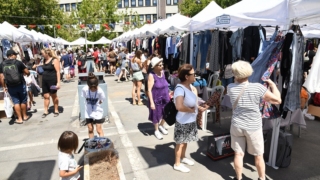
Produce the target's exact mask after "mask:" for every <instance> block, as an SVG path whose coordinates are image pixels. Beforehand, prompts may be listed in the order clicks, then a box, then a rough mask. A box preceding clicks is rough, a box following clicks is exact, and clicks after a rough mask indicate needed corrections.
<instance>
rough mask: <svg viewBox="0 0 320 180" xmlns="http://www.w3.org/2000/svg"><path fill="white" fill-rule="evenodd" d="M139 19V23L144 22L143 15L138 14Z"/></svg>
mask: <svg viewBox="0 0 320 180" xmlns="http://www.w3.org/2000/svg"><path fill="white" fill-rule="evenodd" d="M139 21H140V23H141V24H143V23H144V22H143V21H144V15H140V16H139Z"/></svg>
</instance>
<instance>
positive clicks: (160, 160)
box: [138, 142, 175, 168]
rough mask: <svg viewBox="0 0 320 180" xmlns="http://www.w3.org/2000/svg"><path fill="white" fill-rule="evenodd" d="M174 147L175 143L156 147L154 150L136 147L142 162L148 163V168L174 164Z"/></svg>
mask: <svg viewBox="0 0 320 180" xmlns="http://www.w3.org/2000/svg"><path fill="white" fill-rule="evenodd" d="M174 147H175V143H174V142H170V143H166V144H160V145H156V146H155V148H154V149H153V148H147V147H138V150H139V152H140V154H141V155H142V157H143V158H144V160H145V161H146V162H147V163H148V166H149V168H152V167H156V166H161V165H165V164H169V165H170V166H172V165H173V164H174V156H172V155H173V154H174Z"/></svg>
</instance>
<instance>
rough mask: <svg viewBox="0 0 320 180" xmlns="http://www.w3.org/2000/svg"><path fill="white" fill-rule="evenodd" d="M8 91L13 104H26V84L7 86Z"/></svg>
mask: <svg viewBox="0 0 320 180" xmlns="http://www.w3.org/2000/svg"><path fill="white" fill-rule="evenodd" d="M8 92H9V94H10V96H11V99H12V102H13V104H27V100H28V95H27V89H26V84H24V83H21V84H19V85H17V86H12V87H10V86H8Z"/></svg>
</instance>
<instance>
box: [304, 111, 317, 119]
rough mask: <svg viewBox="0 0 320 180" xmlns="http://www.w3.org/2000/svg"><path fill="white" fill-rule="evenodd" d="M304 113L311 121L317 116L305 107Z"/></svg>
mask: <svg viewBox="0 0 320 180" xmlns="http://www.w3.org/2000/svg"><path fill="white" fill-rule="evenodd" d="M302 113H303V114H304V115H305V116H306V117H307V118H308V119H309V120H311V121H313V120H314V119H315V117H314V116H313V115H311V114H309V113H307V109H304V110H303V111H302Z"/></svg>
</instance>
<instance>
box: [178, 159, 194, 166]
mask: <svg viewBox="0 0 320 180" xmlns="http://www.w3.org/2000/svg"><path fill="white" fill-rule="evenodd" d="M181 163H184V164H187V165H189V166H193V165H194V162H193V161H191V160H190V159H188V158H183V159H182V160H181Z"/></svg>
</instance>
